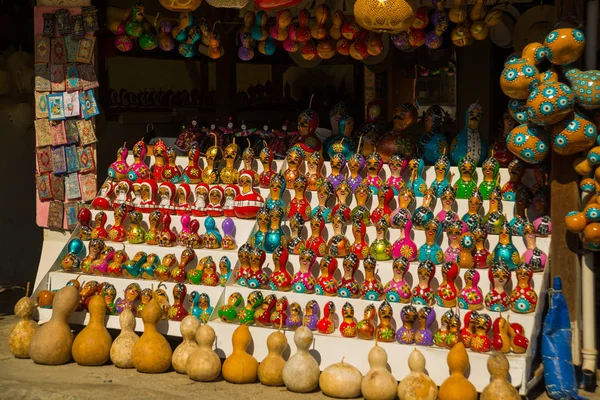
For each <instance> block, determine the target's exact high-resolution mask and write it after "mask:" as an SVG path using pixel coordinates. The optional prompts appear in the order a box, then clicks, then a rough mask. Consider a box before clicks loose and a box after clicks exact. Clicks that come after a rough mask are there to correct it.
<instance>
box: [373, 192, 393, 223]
mask: <svg viewBox="0 0 600 400" xmlns="http://www.w3.org/2000/svg"><path fill="white" fill-rule="evenodd" d="M393 199H394V191H393V190H392V188H391V187H390V186H388V185H387V184H385V185H382V186H381V188H380V189H379V191H378V192H377V207H376V208H375V210H373V212H372V213H371V223H373V225H376V224H377V222H379V220H381V219H384V220H385V221H389V220H390V216H391V215H392V210H391V209H390V203H391V201H392V200H393Z"/></svg>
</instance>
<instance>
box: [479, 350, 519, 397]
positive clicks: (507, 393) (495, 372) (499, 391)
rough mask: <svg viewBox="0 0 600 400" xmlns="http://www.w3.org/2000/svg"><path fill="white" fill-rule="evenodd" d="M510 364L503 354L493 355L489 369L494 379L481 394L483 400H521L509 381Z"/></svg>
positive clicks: (488, 362) (489, 362)
mask: <svg viewBox="0 0 600 400" xmlns="http://www.w3.org/2000/svg"><path fill="white" fill-rule="evenodd" d="M509 368H510V364H509V363H508V359H507V358H506V356H505V355H504V354H502V353H496V352H494V353H492V354H491V355H490V356H489V358H488V361H487V369H488V371H489V373H490V376H491V378H492V380H491V382H490V383H488V385H487V386H486V387H485V388H484V389H483V392H481V396H480V399H481V400H496V399H504V400H519V399H520V398H521V395H520V394H519V392H518V391H517V389H516V388H515V387H514V386H513V385H512V384H511V383H510V382H509V381H508V379H507V376H508V371H509Z"/></svg>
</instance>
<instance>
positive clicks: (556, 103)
mask: <svg viewBox="0 0 600 400" xmlns="http://www.w3.org/2000/svg"><path fill="white" fill-rule="evenodd" d="M574 103H575V101H574V95H573V90H572V89H571V88H570V87H569V86H568V85H565V84H564V83H560V82H552V81H549V82H544V83H542V84H541V85H539V86H538V87H536V88H535V89H533V90H532V91H531V93H529V97H528V98H527V116H528V117H529V121H530V122H532V123H534V124H536V125H541V126H547V125H552V124H556V123H557V122H560V120H562V119H563V118H565V117H566V116H567V115H569V113H570V112H571V111H573V105H574Z"/></svg>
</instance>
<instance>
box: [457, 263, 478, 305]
mask: <svg viewBox="0 0 600 400" xmlns="http://www.w3.org/2000/svg"><path fill="white" fill-rule="evenodd" d="M479 279H480V276H479V272H477V271H476V270H474V269H468V270H467V271H466V272H465V276H464V279H463V281H464V287H463V288H462V289H461V290H460V293H459V294H458V308H460V309H463V310H480V309H481V308H483V292H482V291H481V288H480V287H479V286H478V284H479Z"/></svg>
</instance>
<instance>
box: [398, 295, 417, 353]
mask: <svg viewBox="0 0 600 400" xmlns="http://www.w3.org/2000/svg"><path fill="white" fill-rule="evenodd" d="M400 320H402V326H401V327H400V329H398V331H397V332H396V340H397V341H398V342H399V343H403V344H413V343H414V342H415V333H414V332H413V329H414V325H415V321H416V320H417V309H416V308H415V307H414V306H413V305H410V304H409V305H407V306H404V307H402V310H400Z"/></svg>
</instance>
